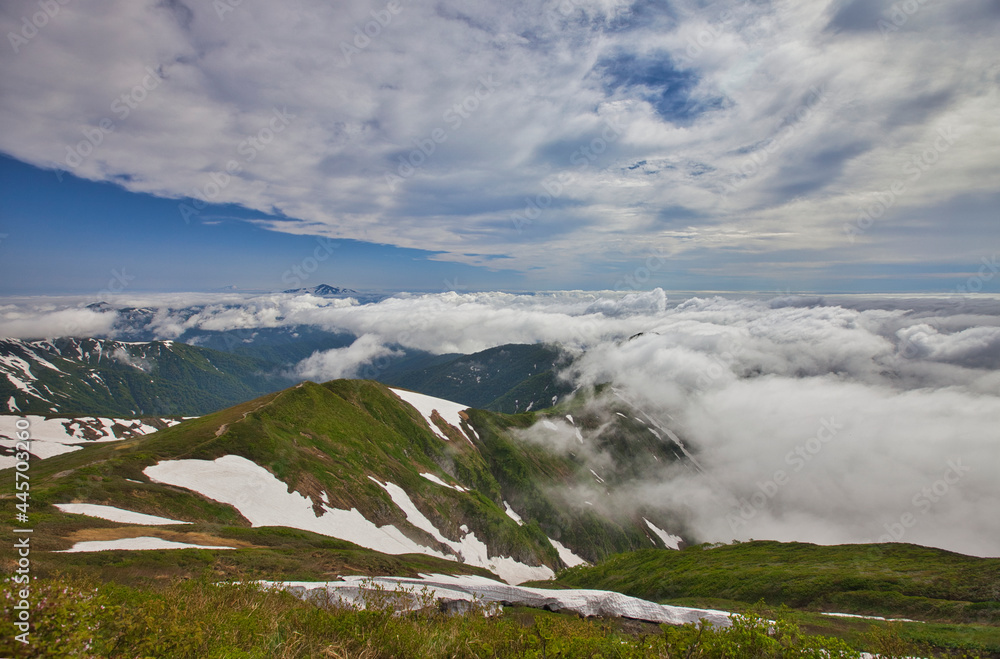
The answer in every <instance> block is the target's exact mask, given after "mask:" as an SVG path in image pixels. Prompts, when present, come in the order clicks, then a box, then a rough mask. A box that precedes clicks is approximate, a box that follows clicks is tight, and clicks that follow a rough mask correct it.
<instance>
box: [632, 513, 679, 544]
mask: <svg viewBox="0 0 1000 659" xmlns="http://www.w3.org/2000/svg"><path fill="white" fill-rule="evenodd" d="M642 521H644V522H646V526H648V527H649V529H650V530H651V531H652V532H653V533H655V534H656V535H658V536H659V537H660V540H662V541H663V544H664V545H666V547H667V549H680V548H681V547H680V543H681V541H682V540H683V538H681V537H680V536H676V535H670V534H669V533H667V532H666V531H664V530H663V529H661V528H657V527H656V526H653V523H652V522H651V521H649V520H648V519H646V518H645V517H643V518H642Z"/></svg>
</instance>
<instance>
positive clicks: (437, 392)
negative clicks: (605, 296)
mask: <svg viewBox="0 0 1000 659" xmlns="http://www.w3.org/2000/svg"><path fill="white" fill-rule="evenodd" d="M566 359H567V357H566V356H565V355H564V354H563V352H562V351H561V350H560V349H559V348H557V347H555V346H551V345H541V344H532V345H521V344H510V345H503V346H499V347H496V348H490V349H489V350H483V351H482V352H477V353H475V354H472V355H459V356H451V357H450V358H449V359H448V360H447V361H443V362H441V363H430V364H429V365H427V366H422V365H420V364H419V362H414V364H413V366H412V367H410V368H408V369H406V370H405V371H400V370H398V368H397V369H393V370H391V371H389V370H387V371H386V372H385V373H384V374H381V375H379V376H378V379H379V380H380V381H381V382H384V383H385V384H388V385H391V386H397V387H405V388H407V389H412V390H413V391H419V392H421V393H425V394H427V395H429V396H436V397H438V398H444V399H446V400H453V401H455V402H458V403H463V404H465V405H469V406H470V407H476V408H481V409H490V410H494V411H498V412H506V413H509V414H513V413H517V412H526V411H529V410H532V409H534V410H538V409H542V408H546V407H551V406H552V405H554V404H555V402H556V399H557V398H558V397H561V396H564V395H566V394H568V393H569V392H570V391H572V387H570V386H569V385H568V384H567V383H565V382H560V381H559V380H558V379H557V378H556V377H555V372H554V369H555V368H556V366H557V364H559V363H561V362H562V361H564V360H566Z"/></svg>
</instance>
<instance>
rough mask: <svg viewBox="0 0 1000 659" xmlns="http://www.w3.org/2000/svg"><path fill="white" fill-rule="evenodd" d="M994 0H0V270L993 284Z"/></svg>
mask: <svg viewBox="0 0 1000 659" xmlns="http://www.w3.org/2000/svg"><path fill="white" fill-rule="evenodd" d="M998 19H1000V4H998V3H997V2H996V1H995V0H957V1H955V2H948V3H945V2H938V1H936V0H925V1H921V0H907V1H904V2H897V3H896V4H892V3H890V2H888V1H887V0H848V1H845V0H834V1H829V2H828V1H815V2H759V3H740V2H715V3H706V2H689V1H684V0H681V1H678V2H664V1H650V0H642V1H636V2H631V1H624V0H622V1H619V0H560V1H558V2H556V1H554V0H552V1H541V2H504V3H488V2H481V1H480V2H472V1H461V0H447V1H444V2H437V3H417V2H412V1H409V0H387V1H383V0H373V1H370V2H362V1H354V0H351V1H343V2H336V3H329V2H320V1H318V0H317V1H313V0H294V1H292V2H284V3H248V2H236V1H235V0H217V1H215V2H190V1H188V2H183V1H181V0H156V1H153V0H129V1H128V2H126V1H125V0H117V1H116V0H105V1H101V2H91V3H77V2H68V1H66V2H63V1H60V2H53V3H39V2H37V1H33V0H11V1H9V2H4V3H3V5H2V6H0V28H2V30H0V32H2V33H3V34H4V35H5V40H6V41H7V43H6V44H4V45H3V46H2V47H0V80H2V81H3V83H2V84H3V94H2V95H0V120H2V125H3V126H4V130H3V131H2V133H0V194H2V197H0V295H6V296H16V295H55V294H68V293H75V294H81V295H86V294H89V293H93V292H94V291H100V290H102V289H104V288H106V287H107V286H108V283H109V281H115V280H116V279H117V280H118V281H125V282H127V286H128V287H129V290H134V291H217V290H223V289H229V290H238V291H252V290H257V291H273V290H284V289H286V288H295V287H298V286H311V285H314V284H319V283H329V284H333V285H336V286H346V287H350V288H355V289H369V290H370V289H375V290H415V291H427V292H447V291H457V292H460V293H462V292H467V291H485V290H508V291H538V290H558V289H584V290H610V289H617V290H638V289H645V290H649V289H653V288H655V287H660V288H663V289H666V290H686V291H713V290H727V291H816V292H836V291H847V292H909V291H936V292H952V293H954V292H956V291H957V290H958V289H959V287H961V286H964V285H966V283H967V282H969V281H978V282H979V284H984V286H983V288H982V291H983V292H990V291H991V290H992V291H994V292H995V291H996V290H997V288H996V286H997V279H995V278H990V279H989V280H987V279H985V278H983V277H982V273H979V270H980V269H981V268H982V267H984V264H986V265H987V267H988V266H989V264H991V263H993V264H995V262H996V252H997V243H998V238H1000V228H998V222H997V210H996V209H997V208H1000V157H998V155H997V154H1000V123H998V122H997V121H996V116H997V110H998V108H1000V103H998V101H1000V90H998V86H1000V61H998V60H997V58H996V53H997V52H1000V30H998V29H997V27H998ZM977 273H979V274H977ZM977 277H978V280H977V279H976V278H977Z"/></svg>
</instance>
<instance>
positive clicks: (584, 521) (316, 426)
mask: <svg viewBox="0 0 1000 659" xmlns="http://www.w3.org/2000/svg"><path fill="white" fill-rule="evenodd" d="M401 396H402V398H401ZM407 401H411V402H412V403H413V404H411V402H407ZM463 407H464V406H461V405H456V404H454V403H448V402H447V401H440V400H437V401H435V400H433V399H426V398H425V397H420V396H419V395H415V394H412V393H407V392H405V391H402V390H398V393H396V392H393V391H392V390H389V389H388V388H386V387H385V386H383V385H381V384H378V383H375V382H370V381H360V380H339V381H332V382H328V383H326V384H323V385H319V384H314V383H311V382H306V383H303V384H301V385H297V386H295V387H292V388H290V389H286V390H284V391H281V392H278V393H274V394H269V395H267V396H264V397H262V398H258V399H255V400H253V401H250V402H247V403H244V404H242V405H238V406H236V407H233V408H228V409H226V410H223V411H220V412H217V413H213V414H209V415H206V416H204V417H200V418H197V419H189V420H187V421H184V422H182V423H180V424H177V425H175V426H173V427H170V428H166V429H164V430H161V431H159V432H157V433H155V434H152V435H149V436H146V437H142V438H135V439H128V440H123V441H119V442H107V443H103V444H100V445H91V446H85V447H84V448H82V449H80V450H76V451H73V452H72V453H67V454H63V455H57V456H55V457H52V458H49V459H47V460H44V461H42V462H37V463H35V464H33V466H32V510H33V514H34V515H36V516H37V521H36V522H35V525H36V528H37V529H38V538H39V539H40V540H39V543H40V544H39V548H41V549H44V550H65V549H70V548H72V547H74V546H76V545H77V543H81V542H97V541H100V542H105V543H111V544H109V545H101V547H104V548H112V547H114V546H115V544H114V543H122V542H123V541H126V542H124V545H123V546H128V542H127V539H128V538H135V537H147V538H159V539H160V540H166V541H170V542H184V543H187V544H190V545H195V546H200V547H234V546H236V547H238V549H237V550H235V551H232V550H225V551H223V550H218V549H216V550H211V551H208V552H203V553H202V554H199V556H200V558H199V559H198V560H196V561H195V563H196V564H202V565H205V566H209V565H210V566H212V567H213V569H216V570H221V571H222V572H226V571H227V570H237V569H239V570H243V569H249V570H251V571H252V572H253V573H254V574H256V575H259V576H261V577H267V578H289V577H291V576H294V575H297V574H298V575H301V574H302V573H303V572H307V573H309V574H311V575H313V577H315V575H316V573H317V572H316V569H307V568H306V566H305V565H304V564H303V563H302V561H301V557H299V558H296V559H294V560H290V561H286V565H284V566H282V565H281V564H271V563H268V562H267V561H262V559H261V557H260V556H259V555H258V554H259V552H260V550H262V549H266V548H267V547H271V546H274V545H275V544H278V545H281V544H287V543H288V542H291V544H292V545H296V544H298V545H301V546H303V547H313V548H314V549H317V548H322V547H325V548H327V549H331V548H335V549H337V550H338V551H339V550H345V551H346V550H347V549H348V548H351V547H353V548H354V549H355V550H360V548H366V549H369V550H375V551H377V552H379V555H380V556H384V555H390V556H391V555H406V554H424V555H425V556H426V557H428V558H434V559H445V560H447V561H449V562H451V561H456V560H457V561H458V562H459V563H460V564H461V563H464V564H465V565H466V566H470V567H480V568H486V569H488V570H490V571H492V572H493V573H495V574H498V575H500V576H501V577H503V578H505V579H507V580H508V581H523V580H525V579H538V578H545V577H548V576H551V575H552V574H553V573H554V571H555V570H558V569H559V568H561V567H563V566H565V565H567V564H574V563H577V562H579V561H580V560H584V559H585V560H598V559H600V558H602V557H603V556H606V555H608V554H611V553H614V552H619V551H624V550H629V549H637V548H639V547H643V546H646V547H649V546H664V545H663V541H662V540H661V539H660V537H659V536H657V535H656V534H654V533H652V532H651V531H650V529H649V527H648V524H649V522H646V521H645V520H644V519H643V518H633V517H631V515H632V513H623V514H621V515H613V514H608V513H607V512H602V511H599V510H596V509H594V508H593V507H592V506H583V505H581V504H580V503H579V502H578V503H577V505H575V506H574V505H570V504H569V503H568V502H567V499H566V497H565V496H564V495H563V494H561V492H563V491H566V489H567V488H569V487H571V486H573V485H575V484H578V483H581V482H593V481H594V476H593V474H592V473H591V472H590V471H589V470H588V469H586V468H584V467H583V466H582V464H578V463H576V462H574V460H573V459H572V458H570V457H567V456H560V455H555V454H550V453H548V452H546V451H545V450H543V449H542V448H540V447H539V446H537V445H534V444H531V443H527V442H524V441H523V440H520V439H519V437H518V429H520V428H525V427H527V426H529V425H531V424H532V423H533V422H534V421H535V420H536V416H535V415H532V414H529V415H517V416H507V415H501V414H496V413H492V412H487V411H482V410H468V411H462V408H463ZM418 408H419V409H418ZM550 423H551V422H550ZM562 423H564V424H565V422H564V421H563V422H562ZM647 434H648V433H647ZM635 441H638V442H645V443H648V444H650V446H652V444H651V442H652V435H650V436H649V437H645V436H643V435H642V433H641V432H640V433H637V438H636V440H635ZM647 448H649V447H647ZM670 457H671V456H670V455H669V454H668V453H666V452H662V456H661V458H662V459H670ZM605 476H606V477H608V478H609V479H613V478H614V476H613V475H612V474H606V475H605ZM8 501H9V499H7V500H6V501H5V504H6V503H7V502H8ZM56 504H59V505H62V506H65V505H66V504H91V505H101V506H111V507H113V508H116V509H120V510H125V511H130V512H133V513H141V514H145V515H153V516H157V517H160V518H164V519H165V520H166V522H167V523H164V524H163V525H162V526H159V525H157V526H150V525H149V524H140V525H139V526H132V525H128V526H122V525H121V524H115V523H114V522H113V520H103V521H102V520H97V519H94V518H93V517H92V516H91V517H82V516H81V515H80V514H76V513H74V512H69V511H67V510H66V509H59V508H57V507H56ZM650 519H651V520H652V521H653V522H654V523H656V524H658V525H660V527H668V526H669V520H661V519H659V518H656V517H651V518H650ZM171 521H173V522H175V524H174V525H171V524H170V523H169V522H171ZM177 522H188V523H190V524H185V525H184V526H183V527H179V526H176V523H177ZM278 527H291V528H294V529H298V531H292V532H289V531H288V530H287V529H284V530H283V529H280V528H278ZM331 538H336V539H337V540H336V541H332V540H330V539H331ZM344 541H346V542H344ZM331 542H332V543H333V544H332V545H331V544H330V543H331ZM324 543H325V544H324ZM348 543H353V544H348ZM227 552H228V553H227ZM113 553H114V554H117V553H118V552H113ZM131 553H132V552H125V554H131ZM136 553H140V554H142V553H145V552H136ZM157 553H159V552H157ZM265 553H266V552H265ZM576 554H578V555H579V556H580V557H582V559H581V558H579V557H577V555H576ZM42 555H45V554H44V553H43V554H42ZM95 556H100V558H95ZM428 558H425V559H421V561H426V560H428ZM95 560H96V561H97V563H98V564H100V565H105V566H111V565H113V564H115V562H116V560H119V559H117V557H114V556H107V552H102V553H100V554H96V555H93V554H86V553H81V554H76V553H73V554H63V555H60V556H59V561H58V562H59V563H60V564H62V565H64V566H65V565H67V564H69V565H89V564H93V563H94V561H95ZM120 560H122V561H127V563H128V564H129V565H132V566H134V567H135V569H140V568H139V566H145V567H142V570H152V571H153V572H155V571H156V570H155V566H153V565H149V564H148V562H149V560H151V559H148V558H144V557H135V556H128V557H127V558H122V559H120ZM158 560H160V561H163V560H164V559H158ZM330 560H331V563H330V565H331V566H332V565H335V564H336V565H339V564H341V563H344V561H340V563H337V561H334V560H333V558H330ZM371 560H376V559H374V558H373V559H371ZM377 560H383V559H377ZM346 562H347V563H349V562H350V561H346ZM362 562H363V561H362ZM166 563H169V561H166ZM48 564H49V565H50V566H53V565H54V564H55V562H54V561H53V562H49V563H48ZM164 567H165V565H164ZM190 567H192V568H193V565H192V566H190ZM286 568H287V569H286ZM176 569H177V568H176V566H174V567H171V571H174V570H176ZM331 569H332V568H331ZM437 569H438V570H441V569H442V568H441V567H440V566H438V568H437ZM325 571H330V570H325ZM300 578H301V577H300Z"/></svg>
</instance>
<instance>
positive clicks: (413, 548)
mask: <svg viewBox="0 0 1000 659" xmlns="http://www.w3.org/2000/svg"><path fill="white" fill-rule="evenodd" d="M143 473H144V474H146V475H147V476H149V478H150V480H152V481H154V482H157V483H165V484H167V485H175V486H177V487H184V488H187V489H189V490H193V491H194V492H197V493H199V494H201V495H203V496H206V497H208V498H209V499H214V500H216V501H219V502H221V503H228V504H230V505H232V506H233V507H235V508H236V509H237V510H238V511H239V512H240V514H241V515H243V516H244V517H246V518H247V520H249V522H250V524H251V525H252V526H255V527H257V526H288V527H291V528H293V529H302V530H303V531H313V532H314V533H319V534H322V535H325V536H329V537H331V538H340V539H341V540H347V541H348V542H353V543H354V544H356V545H361V546H362V547H367V548H368V549H374V550H376V551H380V552H382V553H384V554H414V553H417V554H430V555H432V556H438V557H439V558H447V557H446V556H445V555H444V554H442V553H441V552H437V551H434V550H433V549H430V548H428V547H424V546H423V545H419V544H417V543H416V542H414V541H413V540H410V539H409V538H407V537H406V536H405V535H403V534H402V533H400V531H399V529H397V528H396V527H395V526H391V525H386V526H376V525H375V524H373V523H372V522H369V521H368V520H367V519H365V517H364V515H362V514H361V513H360V512H358V510H357V508H352V509H350V510H340V509H337V508H330V507H328V506H323V509H324V511H325V512H324V513H323V515H321V516H320V517H317V516H316V514H315V513H314V512H313V504H312V501H310V500H309V499H308V498H307V497H304V496H302V495H301V494H299V493H298V492H289V491H288V486H287V485H285V484H284V483H282V482H281V481H279V480H278V479H277V478H275V477H274V475H273V474H271V472H269V471H268V470H266V469H264V468H263V467H261V466H260V465H257V464H255V463H253V462H251V461H250V460H247V459H246V458H243V457H240V456H238V455H225V456H223V457H221V458H218V459H216V460H213V461H209V460H166V461H164V462H160V463H158V464H155V465H153V466H151V467H146V468H145V469H144V470H143Z"/></svg>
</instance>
